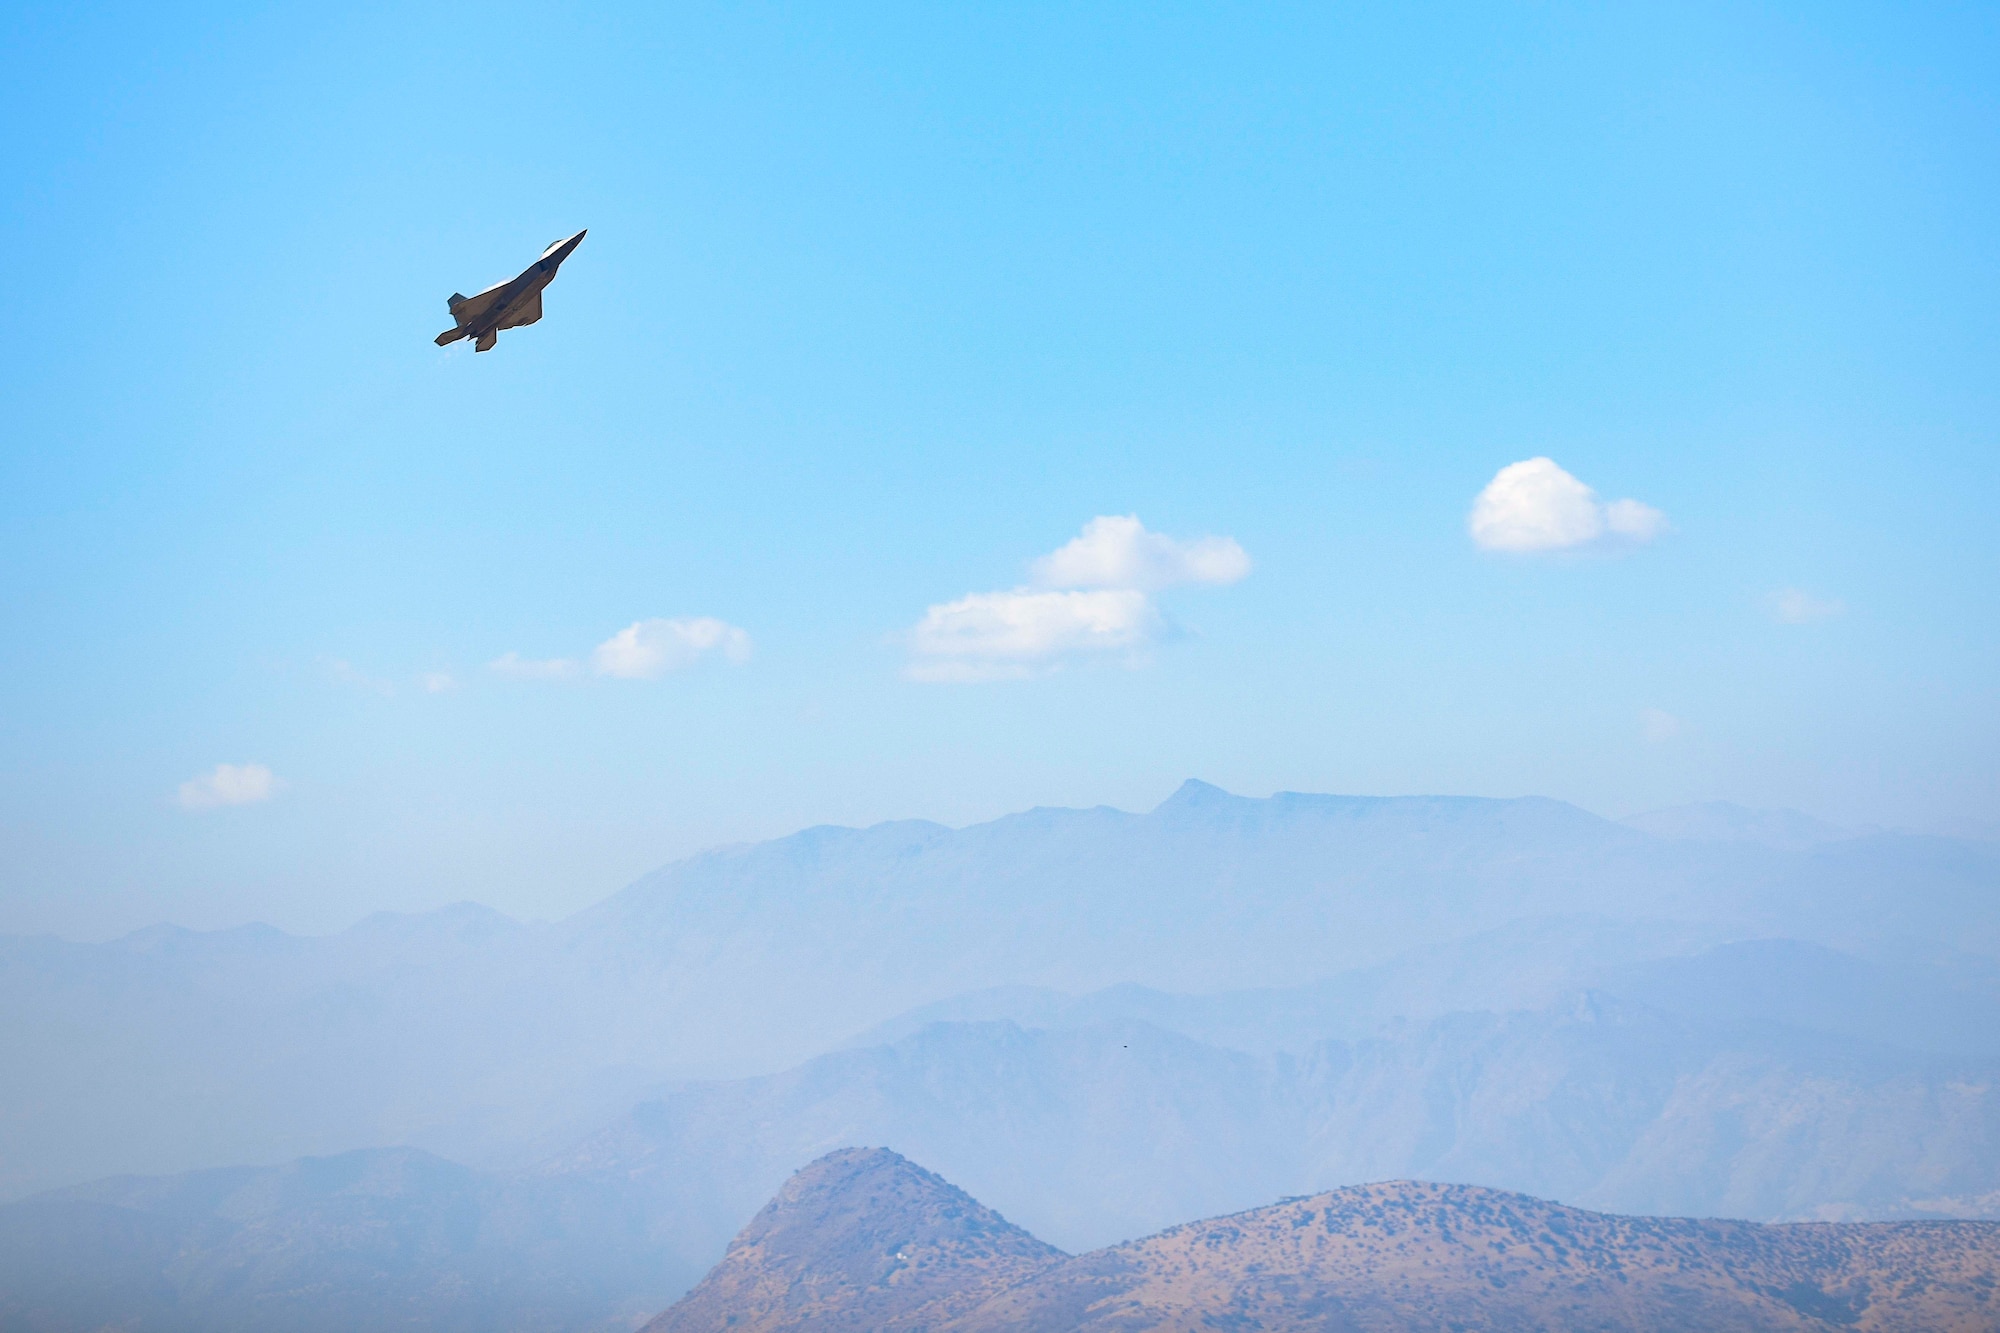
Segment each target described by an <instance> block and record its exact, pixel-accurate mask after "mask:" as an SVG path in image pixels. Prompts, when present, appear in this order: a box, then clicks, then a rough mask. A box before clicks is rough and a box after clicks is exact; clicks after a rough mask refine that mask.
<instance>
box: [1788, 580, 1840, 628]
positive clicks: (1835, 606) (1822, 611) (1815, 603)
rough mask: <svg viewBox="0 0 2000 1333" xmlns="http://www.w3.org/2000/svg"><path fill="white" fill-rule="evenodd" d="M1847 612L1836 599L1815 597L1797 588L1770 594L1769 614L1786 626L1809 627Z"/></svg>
mask: <svg viewBox="0 0 2000 1333" xmlns="http://www.w3.org/2000/svg"><path fill="white" fill-rule="evenodd" d="M1845 610H1847V603H1845V602H1843V601H1841V600H1840V599H1839V598H1838V597H1815V596H1813V595H1812V594H1811V593H1809V592H1806V591H1804V590H1803V589H1799V588H1780V589H1779V590H1778V591H1777V592H1774V593H1772V594H1771V614H1772V615H1774V616H1776V617H1777V618H1778V619H1779V621H1781V622H1782V623H1784V624H1787V625H1809V624H1811V623H1812V622H1813V621H1815V620H1830V619H1832V618H1833V617H1834V616H1837V615H1839V614H1841V612H1843V611H1845Z"/></svg>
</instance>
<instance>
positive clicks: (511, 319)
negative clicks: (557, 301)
mask: <svg viewBox="0 0 2000 1333" xmlns="http://www.w3.org/2000/svg"><path fill="white" fill-rule="evenodd" d="M541 317H542V294H541V293H540V292H539V291H537V292H534V293H533V294H531V295H529V296H526V297H524V298H522V299H521V300H520V301H517V302H516V303H515V304H514V308H513V309H512V310H509V311H508V312H507V317H506V318H505V319H503V320H501V321H500V327H501V328H503V329H518V328H520V327H521V326H522V325H523V324H532V323H534V322H535V321H536V320H538V319H540V318H541Z"/></svg>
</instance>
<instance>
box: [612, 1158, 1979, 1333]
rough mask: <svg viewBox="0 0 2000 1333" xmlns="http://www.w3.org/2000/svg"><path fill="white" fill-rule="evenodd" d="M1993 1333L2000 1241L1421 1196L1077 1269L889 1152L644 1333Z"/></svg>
mask: <svg viewBox="0 0 2000 1333" xmlns="http://www.w3.org/2000/svg"><path fill="white" fill-rule="evenodd" d="M724 1329H728V1330H736V1331H737V1333H791V1331H793V1330H796V1331H798V1333H807V1331H809V1330H819V1329H882V1330H903V1329H908V1330H916V1329H925V1330H929V1331H930V1333H1059V1331H1060V1333H1070V1331H1074V1333H1145V1331H1147V1330H1160V1331H1161V1333H1166V1331H1167V1330H1193V1329H1242V1330H1257V1331H1258V1333H1308V1331H1309V1330H1310V1331H1312V1333H1323V1331H1324V1330H1328V1329H1339V1330H1343V1331H1344V1333H1378V1331H1379V1333H1407V1331H1408V1330H1413V1329H1479V1330H1493V1331H1494V1333H1513V1331H1515V1330H1519V1331H1522V1333H1526V1331H1527V1330H1536V1331H1537V1333H1542V1331H1547V1333H1554V1331H1555V1330H1581V1329H1588V1330H1594V1331H1595V1333H1627V1331H1629V1333H1779V1331H1781V1330H1795V1331H1796V1333H1834V1331H1835V1330H1842V1329H1845V1330H1852V1331H1853V1333H1891V1331H1892V1330H1894V1331H1898V1333H1900V1331H1902V1330H1908V1331H1909V1333H1916V1331H1917V1330H1925V1331H1926V1333H1992V1331H1993V1330H1995V1329H2000V1223H1979V1222H1958V1223H1870V1224H1858V1225H1857V1224H1850V1225H1840V1224H1827V1223H1818V1224H1796V1225H1789V1226H1759V1225H1755V1224H1752V1223H1744V1222H1714V1221H1695V1220H1683V1219H1672V1218H1641V1217H1617V1216H1610V1215H1606V1214H1602V1213H1593V1212H1585V1211H1583V1210H1580V1209H1575V1208H1565V1207H1561V1206H1559V1205H1556V1204H1550V1203H1545V1202H1543V1201H1541V1200H1539V1199H1534V1198H1530V1197H1528V1196H1525V1195H1520V1194H1509V1193H1506V1192H1503V1191H1499V1190H1490V1189H1479V1188H1474V1187H1470V1186H1463V1185H1436V1184H1428V1183H1422V1182H1413V1181H1400V1182H1391V1183H1387V1184H1378V1185H1364V1186H1357V1187H1354V1188H1350V1189H1342V1190H1334V1191H1331V1192H1328V1193H1325V1194H1320V1195H1315V1196H1312V1197H1309V1198H1300V1199H1290V1200H1287V1201H1285V1202H1283V1203H1279V1204H1275V1205H1272V1206H1270V1207H1265V1208H1259V1209H1255V1210H1252V1211H1250V1212H1246V1213H1239V1214H1235V1215H1232V1216H1227V1217H1220V1218H1215V1219H1212V1220H1209V1221H1205V1222H1195V1223H1191V1224H1188V1225H1185V1226H1179V1227H1175V1228H1173V1229H1171V1230H1169V1231H1165V1232H1162V1233H1161V1234H1159V1235H1156V1236H1151V1237H1148V1238H1146V1239H1144V1240H1138V1241H1133V1242H1130V1243H1128V1244H1124V1245H1119V1246H1116V1247H1113V1248H1111V1249H1106V1250H1099V1251H1095V1252H1093V1253H1089V1254H1084V1255H1080V1256H1078V1257H1076V1258H1073V1259H1064V1258H1062V1257H1060V1256H1058V1255H1055V1254H1053V1253H1051V1252H1050V1251H1048V1250H1047V1249H1046V1247H1041V1246H1039V1245H1038V1243H1037V1242H1035V1241H1034V1239H1033V1238H1032V1237H1030V1236H1028V1235H1026V1234H1025V1233H1023V1232H1021V1231H1020V1230H1018V1229H1017V1228H1014V1227H1011V1226H1009V1225H1007V1224H1006V1223H1005V1222H1004V1221H1002V1220H1001V1219H1000V1218H999V1217H997V1216H996V1215H994V1214H992V1213H990V1212H988V1211H987V1210H985V1209H984V1208H981V1207H980V1206H979V1205H978V1204H977V1203H974V1202H973V1201H972V1200H971V1199H970V1198H968V1197H967V1196H965V1195H964V1194H962V1193H960V1192H959V1191H957V1190H955V1189H953V1188H952V1187H951V1186H949V1185H947V1184H945V1183H944V1182H943V1181H941V1180H939V1179H938V1178H937V1177H935V1176H933V1175H931V1174H930V1173H929V1172H926V1171H923V1170H921V1169H919V1168H917V1167H915V1166H913V1165H912V1164H911V1163H909V1162H908V1161H906V1160H904V1159H903V1158H902V1157H900V1156H898V1155H897V1154H895V1153H893V1152H890V1151H888V1150H886V1149H874V1150H848V1151H845V1152H842V1153H839V1154H836V1155H834V1156H833V1157H830V1158H826V1159H822V1160H821V1161H819V1162H816V1163H814V1164H813V1165H811V1166H809V1167H807V1168H806V1169H805V1170H803V1171H801V1172H800V1173H799V1174H798V1175H797V1176H796V1177H794V1178H793V1180H792V1181H791V1182H790V1183H789V1184H787V1185H786V1187H785V1188H784V1190H782V1191H781V1192H780V1194H779V1196H778V1197H777V1198H776V1199H775V1200H773V1201H772V1203H771V1204H770V1205H769V1207H767V1208H766V1209H765V1210H764V1211H763V1212H762V1213H760V1214H758V1216H757V1218H756V1219H755V1220H754V1221H753V1222H752V1223H751V1224H750V1225H749V1226H748V1227H746V1228H745V1229H744V1231H743V1233H742V1234H741V1235H740V1236H738V1238H737V1239H736V1241H735V1242H734V1243H733V1244H732V1245H731V1246H730V1250H729V1253H728V1255H727V1257H725V1258H724V1260H723V1261H722V1263H721V1264H719V1265H717V1266H716V1268H715V1270H714V1271H713V1272H712V1273H710V1274H709V1276H708V1277H707V1278H705V1279H704V1280H703V1281H702V1283H701V1284H700V1285H699V1286H697V1287H696V1288H695V1289H694V1290H693V1291H692V1292H690V1293H689V1294H688V1295H687V1297H685V1298H684V1299H683V1300H682V1301H681V1302H680V1303H679V1304H677V1305H675V1306H673V1307H672V1308H671V1309H669V1310H667V1311H666V1312H665V1313H664V1314H662V1315H661V1316H660V1317H659V1318H658V1319H656V1320H654V1321H653V1322H652V1323H651V1324H649V1325H647V1326H646V1330H645V1333H718V1331H720V1330H724Z"/></svg>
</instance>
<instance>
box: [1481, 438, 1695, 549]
mask: <svg viewBox="0 0 2000 1333" xmlns="http://www.w3.org/2000/svg"><path fill="white" fill-rule="evenodd" d="M1466 526H1467V528H1468V529H1469V530H1470V531H1471V533H1472V540H1473V541H1474V542H1475V543H1477V544H1478V545H1479V546H1481V547H1483V548H1485V549H1486V550H1489V551H1563V550H1570V549H1573V548H1575V547H1579V546H1590V545H1595V544H1599V543H1609V542H1613V541H1616V542H1626V543H1632V544H1635V545H1636V544H1639V543H1644V542H1649V541H1652V540H1653V539H1654V538H1655V537H1658V536H1659V535H1660V534H1661V533H1663V532H1665V531H1666V530H1667V516H1666V515H1665V514H1663V513H1661V512H1660V511H1659V510H1657V509H1655V508H1653V507H1652V506H1651V505H1648V504H1641V503H1640V502H1639V501H1637V500H1613V501H1611V502H1610V503H1609V504H1606V503H1604V502H1602V501H1600V500H1599V499H1598V498H1597V492H1596V491H1593V490H1592V489H1590V487H1588V486H1586V485H1584V484H1583V483H1582V482H1580V481H1578V480H1577V479H1576V478H1575V477H1573V476H1571V475H1570V474H1569V473H1567V472H1565V471H1563V470H1562V469H1561V468H1560V467H1558V466H1556V463H1555V460H1553V459H1549V458H1530V459H1526V460H1524V461H1522V462H1519V463H1509V464H1508V465H1507V466H1506V467H1503V468H1501V469H1500V471H1499V472H1497V473H1495V474H1494V477H1493V480H1492V481H1489V482H1487V483H1486V489H1485V490H1483V491H1481V492H1480V493H1479V497H1478V498H1477V499H1476V500H1474V501H1473V502H1472V513H1471V514H1470V515H1469V516H1468V517H1467V519H1466Z"/></svg>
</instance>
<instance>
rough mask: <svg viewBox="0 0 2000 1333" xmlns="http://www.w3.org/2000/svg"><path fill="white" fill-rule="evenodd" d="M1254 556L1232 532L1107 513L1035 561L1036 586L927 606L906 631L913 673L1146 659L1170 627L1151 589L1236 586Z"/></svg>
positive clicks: (984, 674)
mask: <svg viewBox="0 0 2000 1333" xmlns="http://www.w3.org/2000/svg"><path fill="white" fill-rule="evenodd" d="M1249 572H1250V557H1249V556H1248V555H1247V554H1245V553H1244V550H1243V548H1242V547H1241V546H1239V545H1237V543H1236V542H1235V541H1234V540H1233V539H1232V538H1229V537H1202V538H1199V539H1197V540H1195V541H1186V542H1183V541H1177V540H1175V539H1174V538H1172V537H1168V536H1165V535H1163V534H1161V533H1157V532H1148V531H1146V528H1145V525H1144V524H1142V523H1141V522H1140V521H1139V519H1138V517H1137V516H1136V515H1132V514H1123V515H1119V514H1106V515H1100V516H1099V517H1097V518H1093V519H1091V520H1090V522H1088V523H1086V524H1084V526H1083V531H1082V532H1081V533H1079V534H1078V535H1077V536H1076V537H1075V538H1073V539H1072V540H1071V541H1069V542H1068V543H1067V544H1066V545H1064V546H1063V547H1061V548H1060V549H1059V550H1056V551H1053V552H1051V553H1050V554H1048V555H1045V556H1043V557H1042V558H1041V559H1039V560H1036V561H1035V562H1034V564H1033V565H1032V566H1031V567H1030V573H1031V575H1032V577H1033V580H1034V582H1033V584H1032V585H1031V586H1029V587H1025V588H1015V589H1013V590H1011V591H1000V592H976V593H969V594H967V595H966V596H964V597H961V598H959V599H958V600H957V601H955V602H940V603H939V604H937V605H936V606H933V607H930V608H929V609H928V610H926V611H925V612H924V617H923V619H922V620H920V621H918V622H917V624H916V625H915V626H914V627H913V628H912V629H911V630H910V631H909V633H908V634H907V635H905V636H904V637H905V640H906V642H907V643H908V645H909V648H910V653H911V656H912V660H911V662H910V665H909V666H908V667H907V668H906V669H905V672H904V674H905V675H907V676H908V677H909V678H910V679H912V680H928V681H972V680H1009V679H1018V678H1020V677H1023V676H1036V675H1042V674H1044V673H1046V672H1049V671H1053V670H1055V669H1056V668H1058V667H1060V666H1062V665H1063V664H1064V663H1065V662H1069V661H1080V660H1089V659H1097V660H1103V659H1107V658H1108V659H1114V660H1115V659H1122V660H1123V661H1125V662H1126V663H1127V664H1128V665H1137V664H1138V663H1140V662H1143V661H1144V660H1145V655H1146V649H1147V648H1149V647H1150V646H1151V645H1152V644H1153V643H1155V642H1156V641H1158V639H1159V638H1160V637H1161V635H1162V634H1163V633H1164V632H1165V631H1166V629H1167V619H1166V617H1165V616H1163V615H1161V614H1160V610H1159V608H1158V607H1157V606H1155V605H1154V604H1153V598H1152V594H1153V593H1155V592H1158V591H1160V590H1161V589H1163V588H1171V587H1176V586H1180V585H1183V584H1192V583H1204V584H1224V583H1234V582H1236V581H1237V580H1239V579H1241V578H1243V577H1244V576H1245V575H1247V574H1249Z"/></svg>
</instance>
